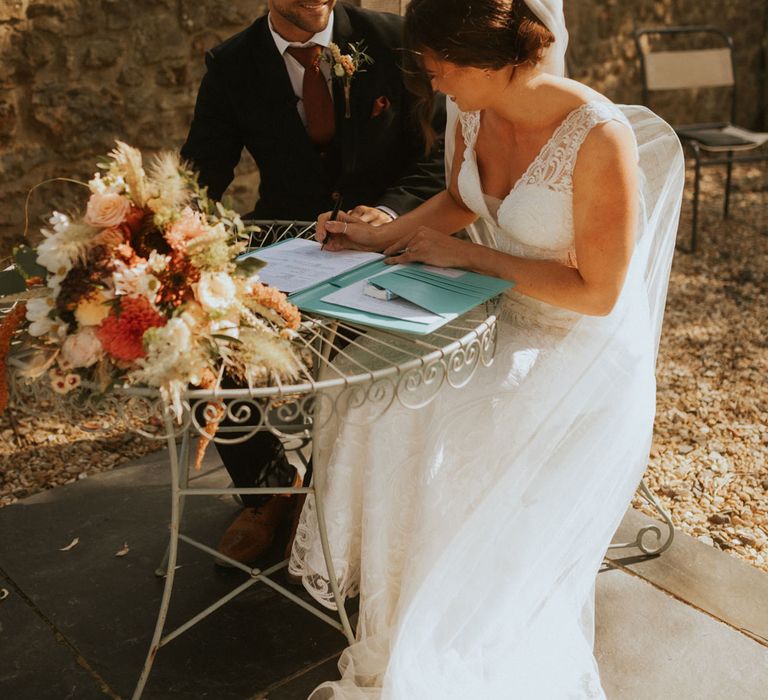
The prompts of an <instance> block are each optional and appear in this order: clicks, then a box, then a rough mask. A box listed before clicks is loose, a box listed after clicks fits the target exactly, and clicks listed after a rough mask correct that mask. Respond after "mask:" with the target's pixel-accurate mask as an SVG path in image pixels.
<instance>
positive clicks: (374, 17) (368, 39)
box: [181, 3, 445, 220]
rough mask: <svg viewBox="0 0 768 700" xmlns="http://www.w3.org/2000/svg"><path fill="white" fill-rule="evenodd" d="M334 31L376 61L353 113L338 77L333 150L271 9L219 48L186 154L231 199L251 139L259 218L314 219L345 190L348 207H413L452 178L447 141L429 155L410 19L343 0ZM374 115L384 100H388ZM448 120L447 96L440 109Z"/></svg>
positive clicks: (354, 90)
mask: <svg viewBox="0 0 768 700" xmlns="http://www.w3.org/2000/svg"><path fill="white" fill-rule="evenodd" d="M334 13H335V19H334V29H333V40H334V41H335V42H336V43H337V44H338V45H339V47H340V48H341V50H342V52H344V51H345V49H346V46H347V44H348V43H349V42H362V43H363V44H364V47H365V51H366V53H367V54H368V55H370V56H371V57H372V58H373V63H372V64H370V65H368V66H366V67H365V72H360V73H357V74H356V75H355V76H354V77H353V78H352V87H351V99H350V102H351V108H352V111H351V117H350V118H349V119H347V118H345V117H344V106H345V102H344V96H343V90H342V87H341V85H340V84H339V82H340V81H338V80H336V79H334V81H333V83H334V104H335V109H336V136H335V138H334V140H333V142H332V143H331V144H330V146H329V147H328V148H327V151H326V152H325V153H321V152H319V151H318V149H317V148H316V147H315V146H314V144H313V143H312V141H311V140H310V138H309V136H308V134H307V131H306V129H305V127H304V125H303V124H302V122H301V119H300V117H299V114H298V111H297V109H296V101H297V100H296V96H295V95H294V93H293V89H292V87H291V82H290V79H289V78H288V73H287V71H286V68H285V63H284V61H283V58H282V56H281V55H280V54H279V53H278V51H277V48H276V47H275V43H274V41H273V39H272V36H271V34H270V32H269V26H268V22H267V18H266V16H264V17H261V18H260V19H258V20H256V21H255V22H254V23H253V24H252V25H251V26H250V27H249V28H248V29H246V30H245V31H243V32H241V33H240V34H237V35H235V36H233V37H232V38H230V39H229V40H227V41H225V42H224V43H223V44H221V45H219V46H217V47H216V48H214V49H213V50H211V51H209V52H208V54H207V55H206V64H207V67H208V72H207V73H206V75H205V77H204V78H203V81H202V84H201V86H200V92H199V94H198V98H197V105H196V107H195V116H194V119H193V121H192V126H191V129H190V132H189V136H188V137H187V142H186V143H185V144H184V146H183V148H182V151H181V153H182V156H183V157H184V158H185V159H186V160H189V161H191V162H192V164H193V165H194V167H195V169H197V170H198V171H199V173H200V180H201V183H202V184H203V185H207V186H208V192H209V194H210V195H211V196H213V197H214V198H216V199H219V198H221V196H222V195H223V193H224V191H225V190H226V188H227V187H228V186H229V184H230V183H231V182H232V179H233V177H234V173H233V171H234V168H235V166H236V165H237V163H238V161H239V160H240V154H241V152H242V149H243V147H245V148H247V149H248V151H249V152H250V153H251V155H252V156H253V158H254V160H255V161H256V164H257V165H258V167H259V170H260V174H261V185H260V188H259V200H258V202H257V204H256V208H255V210H254V211H253V212H252V213H251V216H253V217H255V218H258V219H298V220H314V219H315V218H316V216H317V214H319V213H320V212H323V211H327V210H329V209H331V208H332V206H333V197H334V193H336V192H341V193H342V194H343V197H344V208H345V209H351V208H353V207H355V206H356V205H358V204H366V205H370V206H376V205H386V206H388V207H390V208H391V209H393V210H394V211H395V212H397V213H398V214H402V213H405V212H407V211H410V210H411V209H413V208H414V207H416V206H418V204H420V203H421V202H422V201H424V200H425V199H428V198H429V197H431V196H432V195H434V194H436V193H437V192H439V191H440V190H441V189H443V188H444V186H445V178H444V165H443V152H442V143H440V145H439V147H438V148H436V149H435V151H434V152H433V153H432V154H430V156H429V157H425V156H424V155H423V153H424V146H423V140H422V136H421V131H420V129H419V127H418V125H417V124H416V121H415V119H414V117H413V114H412V110H413V96H412V95H411V94H410V93H409V92H408V91H407V90H406V89H405V86H404V85H403V79H402V73H401V70H400V67H399V63H400V59H401V52H400V51H399V47H400V46H401V45H402V38H401V33H402V18H401V17H398V16H397V15H392V14H385V13H379V12H371V11H366V10H361V9H359V8H356V7H351V6H347V5H342V4H341V3H338V4H337V5H336V8H335V10H334ZM382 97H384V98H386V100H388V101H389V106H388V108H386V109H384V110H383V111H382V112H381V113H380V114H378V115H377V116H372V113H373V111H374V102H376V101H377V100H378V103H379V105H381V104H386V100H382V99H379V98H382ZM435 124H436V126H437V127H438V133H441V134H442V132H443V130H444V127H445V105H444V103H442V104H439V105H438V108H437V110H436V115H435Z"/></svg>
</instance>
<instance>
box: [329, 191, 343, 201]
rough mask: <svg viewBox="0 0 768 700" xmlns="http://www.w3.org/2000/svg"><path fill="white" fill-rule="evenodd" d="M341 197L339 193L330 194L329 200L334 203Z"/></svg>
mask: <svg viewBox="0 0 768 700" xmlns="http://www.w3.org/2000/svg"><path fill="white" fill-rule="evenodd" d="M339 197H341V192H331V199H332V200H333V201H334V202H336V201H338V199H339Z"/></svg>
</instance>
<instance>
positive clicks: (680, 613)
mask: <svg viewBox="0 0 768 700" xmlns="http://www.w3.org/2000/svg"><path fill="white" fill-rule="evenodd" d="M721 556H726V555H723V554H722V553H721ZM596 618H597V619H596V622H597V634H596V639H595V654H596V657H597V661H598V666H599V667H600V674H601V677H602V682H603V686H604V688H605V692H606V695H607V696H608V698H610V699H611V700H661V699H664V700H666V699H669V700H765V698H766V697H767V695H766V689H768V648H766V647H765V646H762V645H760V644H757V643H756V642H754V641H753V640H752V639H751V638H750V637H747V636H746V635H743V634H741V633H740V632H738V631H736V630H734V629H733V628H731V627H729V626H727V625H725V624H723V623H722V622H719V621H718V620H715V619H714V618H712V617H710V616H708V615H705V614H702V613H700V612H699V611H697V610H696V609H695V608H692V607H690V606H687V605H683V604H681V603H680V602H679V601H678V600H677V599H675V598H673V597H671V596H669V595H668V594H666V593H665V592H663V591H661V590H659V589H658V588H655V587H654V586H652V585H651V584H649V583H647V582H646V581H644V580H642V579H640V578H638V577H636V576H632V575H630V574H627V573H625V572H623V571H616V570H612V571H607V572H604V573H601V574H600V575H599V576H598V577H597V614H596Z"/></svg>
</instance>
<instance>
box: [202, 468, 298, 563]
mask: <svg viewBox="0 0 768 700" xmlns="http://www.w3.org/2000/svg"><path fill="white" fill-rule="evenodd" d="M293 486H294V487H296V486H301V479H300V478H299V477H298V475H296V477H295V480H294V483H293ZM297 500H298V496H293V495H276V496H270V497H269V498H268V499H267V500H266V501H265V502H264V503H262V504H261V505H260V506H257V507H255V508H244V509H243V512H242V513H240V514H239V515H238V516H237V517H236V518H235V520H234V522H233V523H232V524H231V525H230V526H229V527H228V528H227V529H226V531H225V532H224V534H223V535H222V537H221V541H220V542H219V546H218V551H219V553H221V554H223V555H224V556H226V557H229V558H230V559H234V560H235V561H239V562H240V563H241V564H248V565H250V564H252V563H253V562H255V561H256V560H257V559H258V558H259V557H261V556H263V555H264V554H265V553H266V552H267V551H268V550H269V548H270V546H271V545H272V542H273V541H274V539H275V533H276V531H277V530H278V528H280V527H281V526H287V525H288V523H290V522H291V518H292V517H293V513H294V511H295V509H296V501H297ZM215 561H216V564H218V565H219V566H230V564H229V563H228V562H226V561H224V560H223V559H216V560H215Z"/></svg>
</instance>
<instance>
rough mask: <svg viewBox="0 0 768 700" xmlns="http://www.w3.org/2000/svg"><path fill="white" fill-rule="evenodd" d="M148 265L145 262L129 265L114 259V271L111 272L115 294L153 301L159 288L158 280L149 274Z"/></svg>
mask: <svg viewBox="0 0 768 700" xmlns="http://www.w3.org/2000/svg"><path fill="white" fill-rule="evenodd" d="M148 267H149V265H148V263H146V262H141V263H136V264H134V265H130V266H129V265H126V264H125V263H124V262H123V261H122V260H116V261H115V271H114V272H113V273H112V282H113V283H114V285H115V294H117V295H118V296H122V295H125V296H139V297H144V298H145V299H146V300H147V301H149V302H150V303H154V301H155V297H156V296H157V292H158V290H159V289H160V280H158V279H157V277H155V276H154V275H150V274H149V272H148V271H147V270H148Z"/></svg>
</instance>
